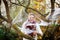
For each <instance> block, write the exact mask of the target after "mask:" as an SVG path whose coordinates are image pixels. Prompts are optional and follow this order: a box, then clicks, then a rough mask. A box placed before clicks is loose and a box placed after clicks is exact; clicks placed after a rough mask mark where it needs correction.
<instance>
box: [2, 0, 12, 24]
mask: <svg viewBox="0 0 60 40" xmlns="http://www.w3.org/2000/svg"><path fill="white" fill-rule="evenodd" d="M3 2H4V4H5V8H6V15H7V18H8V21H9V22H10V23H11V21H12V19H11V17H10V13H9V7H8V3H7V1H6V0H3Z"/></svg>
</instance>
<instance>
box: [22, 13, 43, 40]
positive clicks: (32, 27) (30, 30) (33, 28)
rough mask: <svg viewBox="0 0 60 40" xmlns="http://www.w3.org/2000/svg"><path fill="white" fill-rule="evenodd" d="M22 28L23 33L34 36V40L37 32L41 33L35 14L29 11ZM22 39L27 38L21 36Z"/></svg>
mask: <svg viewBox="0 0 60 40" xmlns="http://www.w3.org/2000/svg"><path fill="white" fill-rule="evenodd" d="M22 30H23V32H24V33H25V34H28V35H30V36H32V37H34V39H35V40H37V34H41V35H43V33H42V31H41V29H40V26H39V24H38V23H37V22H36V20H35V15H34V14H33V13H30V14H29V15H28V19H27V21H25V22H24V23H23V25H22ZM23 40H28V39H25V38H23Z"/></svg>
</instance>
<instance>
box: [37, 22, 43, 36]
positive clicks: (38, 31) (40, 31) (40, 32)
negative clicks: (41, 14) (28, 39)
mask: <svg viewBox="0 0 60 40" xmlns="http://www.w3.org/2000/svg"><path fill="white" fill-rule="evenodd" d="M36 30H37V33H39V34H41V35H43V32H42V30H41V28H40V26H39V24H38V23H36Z"/></svg>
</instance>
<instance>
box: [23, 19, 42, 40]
mask: <svg viewBox="0 0 60 40" xmlns="http://www.w3.org/2000/svg"><path fill="white" fill-rule="evenodd" d="M27 22H28V20H27V21H25V22H24V23H23V25H22V32H23V33H25V34H29V33H32V32H33V30H30V29H26V23H27ZM29 24H30V23H29ZM30 25H31V24H30ZM33 25H34V24H33ZM35 26H36V31H37V33H39V34H41V35H43V33H42V31H41V29H40V26H39V24H38V23H36V24H35ZM34 39H35V40H37V36H35V38H34ZM23 40H25V38H23Z"/></svg>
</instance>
